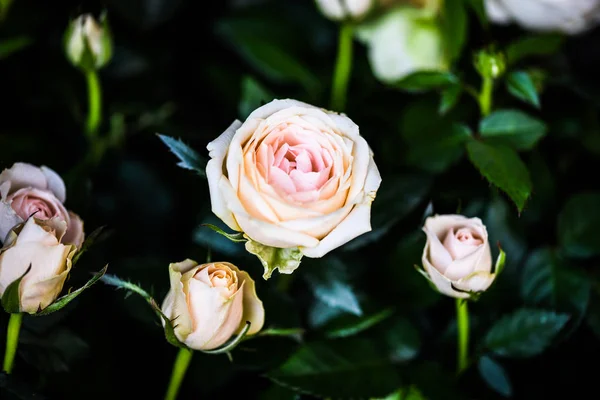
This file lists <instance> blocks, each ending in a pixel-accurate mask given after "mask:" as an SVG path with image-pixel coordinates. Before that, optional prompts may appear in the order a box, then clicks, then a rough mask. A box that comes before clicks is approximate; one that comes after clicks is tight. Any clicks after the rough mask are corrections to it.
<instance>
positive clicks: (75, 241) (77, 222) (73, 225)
mask: <svg viewBox="0 0 600 400" xmlns="http://www.w3.org/2000/svg"><path fill="white" fill-rule="evenodd" d="M69 220H70V221H69V226H68V227H67V232H66V233H65V236H63V239H62V242H63V243H65V244H72V245H75V246H76V247H77V248H78V249H80V248H81V245H82V244H83V241H84V239H85V233H84V231H83V220H82V219H81V218H80V217H79V215H77V214H75V213H74V212H72V211H69Z"/></svg>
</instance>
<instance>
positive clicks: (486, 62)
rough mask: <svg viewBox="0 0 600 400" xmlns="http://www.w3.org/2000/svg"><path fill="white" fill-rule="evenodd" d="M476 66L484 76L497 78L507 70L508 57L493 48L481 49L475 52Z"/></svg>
mask: <svg viewBox="0 0 600 400" xmlns="http://www.w3.org/2000/svg"><path fill="white" fill-rule="evenodd" d="M475 68H476V69H477V72H479V74H480V75H481V76H482V77H483V78H492V79H497V78H499V77H500V76H502V74H504V72H505V71H506V57H505V55H504V53H501V52H499V51H495V50H493V49H486V50H481V51H479V52H477V54H475Z"/></svg>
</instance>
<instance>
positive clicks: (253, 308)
mask: <svg viewBox="0 0 600 400" xmlns="http://www.w3.org/2000/svg"><path fill="white" fill-rule="evenodd" d="M223 264H227V265H229V267H230V268H231V269H233V270H234V271H236V273H237V276H238V279H239V282H240V283H239V284H240V286H241V287H243V291H244V300H243V302H244V314H243V315H242V320H241V323H240V327H239V329H238V331H237V332H236V333H239V332H240V330H241V329H243V328H244V326H245V325H246V321H249V322H250V329H248V332H247V335H253V334H255V333H257V332H258V331H260V330H261V329H262V327H263V325H264V323H265V309H264V307H263V302H262V301H261V300H260V299H259V298H258V296H257V295H256V285H255V283H254V280H253V279H252V278H251V277H250V274H248V273H247V272H246V271H241V270H240V269H239V268H238V267H236V266H235V265H233V264H230V263H223ZM242 285H243V286H242Z"/></svg>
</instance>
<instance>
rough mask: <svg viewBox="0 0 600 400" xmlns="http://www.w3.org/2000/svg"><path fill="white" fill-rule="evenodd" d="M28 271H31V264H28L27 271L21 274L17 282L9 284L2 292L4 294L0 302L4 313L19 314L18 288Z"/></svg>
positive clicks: (19, 299)
mask: <svg viewBox="0 0 600 400" xmlns="http://www.w3.org/2000/svg"><path fill="white" fill-rule="evenodd" d="M29 271H31V264H29V267H27V270H26V271H25V272H24V273H23V275H21V276H20V277H19V278H18V279H17V280H14V281H13V282H11V283H10V284H9V285H8V286H7V287H6V289H5V290H4V294H3V295H2V299H1V300H0V302H1V303H2V308H4V311H6V312H7V313H11V314H13V313H20V312H21V295H20V293H19V286H20V285H21V281H22V280H23V278H24V277H25V275H27V273H28V272H29Z"/></svg>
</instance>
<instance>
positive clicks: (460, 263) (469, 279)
mask: <svg viewBox="0 0 600 400" xmlns="http://www.w3.org/2000/svg"><path fill="white" fill-rule="evenodd" d="M423 231H424V232H425V234H426V235H427V243H426V244H425V248H424V250H423V258H422V262H423V268H424V269H425V272H426V273H427V275H428V276H429V278H430V280H431V282H432V283H433V284H434V285H435V286H436V287H437V289H438V290H439V291H440V292H441V293H443V294H445V295H448V296H451V297H457V298H468V297H470V296H471V294H470V292H474V293H476V292H482V291H485V290H486V289H487V288H488V287H489V286H490V285H491V284H492V282H493V281H494V279H495V277H496V274H494V273H492V255H491V250H490V245H489V243H488V234H487V230H486V228H485V225H483V223H482V222H481V220H480V219H479V218H467V217H464V216H462V215H436V216H433V217H429V218H427V220H426V221H425V226H424V227H423Z"/></svg>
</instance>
